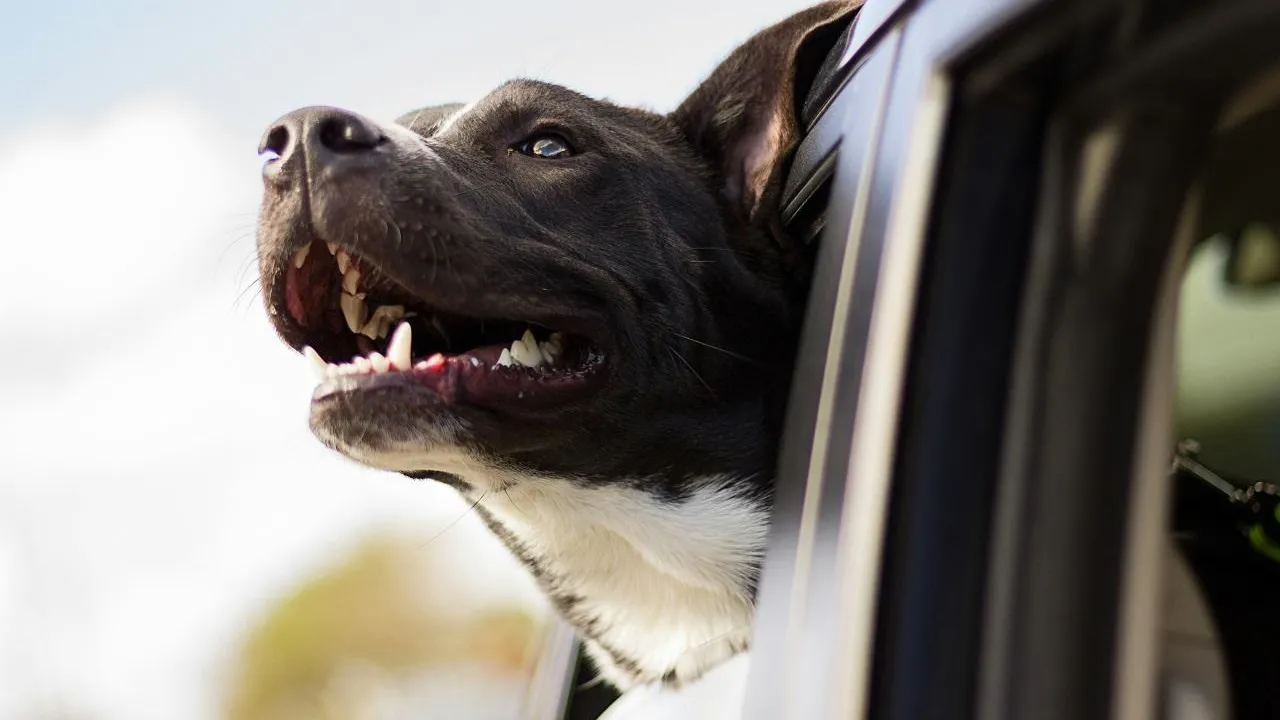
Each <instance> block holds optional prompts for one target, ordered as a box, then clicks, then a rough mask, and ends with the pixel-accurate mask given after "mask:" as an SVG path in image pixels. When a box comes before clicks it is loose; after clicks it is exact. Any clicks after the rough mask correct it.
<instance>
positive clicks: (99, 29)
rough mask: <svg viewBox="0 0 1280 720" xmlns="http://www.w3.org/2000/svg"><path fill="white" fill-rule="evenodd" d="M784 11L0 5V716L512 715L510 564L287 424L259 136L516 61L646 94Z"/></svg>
mask: <svg viewBox="0 0 1280 720" xmlns="http://www.w3.org/2000/svg"><path fill="white" fill-rule="evenodd" d="M806 4H808V3H806V2H803V1H797V0H783V1H782V2H765V0H739V1H738V2H735V3H732V4H728V3H725V4H713V3H703V4H697V3H689V2H687V1H680V0H650V2H646V3H643V4H629V5H626V6H623V5H621V4H612V3H600V2H592V1H590V0H580V1H578V2H569V1H561V2H544V3H540V4H538V5H529V4H523V3H514V2H506V1H497V2H486V3H447V4H446V3H435V2H421V1H419V2H395V1H392V0H383V1H381V2H375V1H371V2H363V3H351V2H336V1H333V0H306V1H305V2H304V1H302V0H282V1H279V2H258V1H256V0H221V1H220V2H216V3H213V2H206V3H164V4H162V3H154V2H145V1H144V0H97V1H95V2H91V1H90V0H50V1H47V2H41V3H36V2H26V3H18V2H6V3H5V4H4V5H3V9H4V12H3V16H4V21H3V23H0V128H3V132H0V228H2V237H3V248H4V254H5V261H4V262H3V263H0V338H3V339H2V340H0V348H2V349H3V352H0V720H10V719H13V720H54V719H57V720H64V719H65V720H70V719H76V720H108V719H120V720H124V719H128V720H147V719H149V718H164V719H166V720H172V719H175V718H182V719H183V720H214V719H215V718H226V719H228V720H232V719H234V720H248V719H250V718H263V719H266V718H335V719H336V718H360V719H365V718H368V719H371V720H372V719H373V718H379V719H381V718H408V717H413V718H436V717H439V718H446V717H447V718H451V719H461V718H503V717H515V716H516V713H517V712H518V709H519V706H520V702H521V699H522V697H523V695H524V692H525V688H526V686H527V683H528V678H529V674H530V672H531V667H532V661H533V659H534V658H535V657H536V655H537V652H538V650H539V643H540V642H541V637H542V633H543V632H544V630H545V628H546V627H547V623H546V619H547V617H548V614H547V613H548V610H547V607H546V605H545V604H544V603H543V602H542V601H541V599H540V597H539V595H538V593H537V592H536V589H535V587H534V586H533V584H532V582H531V580H530V579H529V578H528V577H527V575H526V574H525V573H524V572H523V570H522V569H520V568H519V567H518V566H517V565H516V564H515V562H514V561H513V560H511V559H510V558H509V557H508V556H507V555H506V553H505V551H504V550H503V549H502V548H501V547H500V546H499V545H498V544H497V542H496V541H495V540H493V539H492V538H491V537H490V536H489V535H488V533H487V531H486V530H485V529H484V528H483V527H482V526H481V525H480V524H479V522H478V521H477V520H476V518H475V517H474V516H472V515H469V514H468V512H467V508H466V506H465V505H463V504H462V503H461V502H460V501H459V500H458V499H457V498H456V497H455V496H454V495H453V493H452V491H450V490H447V489H445V488H442V487H439V486H436V485H433V484H431V483H424V482H414V481H410V480H408V479H406V478H403V477H401V476H398V475H390V474H382V473H375V472H372V471H367V470H364V469H361V468H359V467H357V466H355V465H353V464H351V463H348V462H346V461H344V460H343V459H341V458H339V457H338V456H336V455H333V454H330V453H328V452H327V451H325V450H324V449H323V448H322V447H321V446H320V445H319V444H318V443H317V442H315V441H314V440H313V439H312V438H311V437H310V434H309V433H308V431H307V429H306V416H307V403H308V398H309V396H310V391H311V386H312V380H311V375H310V373H309V371H308V370H307V369H306V367H305V365H304V361H303V360H302V359H301V358H300V357H298V356H296V355H294V354H292V353H291V352H290V351H288V350H287V349H286V348H285V347H284V346H283V345H282V344H281V343H279V342H278V341H277V340H276V339H275V337H274V336H273V334H272V332H271V330H270V329H269V327H268V325H267V322H266V319H265V316H264V313H263V311H262V306H261V300H260V298H259V296H258V294H257V287H256V282H255V281H256V268H255V266H254V263H253V243H254V238H253V227H254V218H255V213H256V204H257V199H258V189H259V179H258V173H259V167H260V160H259V159H258V158H257V157H256V155H255V149H256V146H257V143H258V137H259V134H260V133H261V131H262V130H263V129H264V128H265V127H266V126H267V125H268V124H269V123H270V122H271V121H272V120H274V119H275V118H276V117H278V116H280V115H283V114H284V113H286V112H288V111H290V110H292V109H295V108H297V107H300V106H304V105H310V104H331V105H340V106H344V107H348V108H351V109H354V110H358V111H360V112H361V113H364V114H367V115H370V116H372V117H376V118H379V119H384V120H389V119H391V118H393V117H395V116H397V115H399V114H400V113H401V112H404V111H406V110H409V109H412V108H415V107H419V106H422V105H427V104H434V103H442V102H451V101H466V100H470V99H472V98H474V97H476V96H478V95H480V94H482V93H483V92H485V91H487V90H489V89H491V88H492V87H494V86H495V85H497V84H498V83H500V82H501V81H503V80H506V79H508V78H511V77H514V76H525V77H536V78H541V79H545V80H550V81H554V82H559V83H562V84H565V85H568V86H571V87H573V88H575V89H578V90H580V91H583V92H586V93H588V94H591V95H595V96H598V97H608V98H610V99H613V100H615V101H619V102H624V103H629V104H638V105H642V106H646V107H650V108H652V109H656V110H669V109H671V108H673V107H674V106H675V105H676V104H677V103H678V102H679V100H680V99H681V98H682V97H683V96H684V94H685V93H686V92H688V91H689V90H690V89H692V87H693V86H694V85H695V84H696V83H697V82H698V80H699V79H700V78H701V77H702V76H704V75H705V74H706V73H707V72H709V71H710V70H711V68H712V67H713V66H714V65H715V63H716V62H717V60H718V59H720V58H721V57H723V55H724V54H725V53H727V52H728V51H729V50H730V49H732V47H733V46H734V45H735V44H736V43H738V42H740V41H741V40H743V39H745V38H746V37H747V36H749V35H750V34H751V33H752V32H753V31H755V30H756V29H758V28H760V27H762V26H764V25H766V24H768V23H770V22H772V21H775V20H778V19H781V18H783V17H785V16H786V15H788V14H790V13H791V12H793V11H794V10H796V9H798V8H800V7H803V6H804V5H806Z"/></svg>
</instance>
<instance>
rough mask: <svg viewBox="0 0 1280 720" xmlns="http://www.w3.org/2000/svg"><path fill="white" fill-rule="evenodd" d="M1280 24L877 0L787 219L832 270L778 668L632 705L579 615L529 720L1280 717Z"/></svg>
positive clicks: (1091, 7) (785, 497)
mask: <svg viewBox="0 0 1280 720" xmlns="http://www.w3.org/2000/svg"><path fill="white" fill-rule="evenodd" d="M1276 37H1280V3H1276V2H1274V0H1215V2H1211V3H1206V2H1191V1H1190V0H1075V1H1072V0H969V1H968V2H961V1H960V0H919V1H918V2H906V0H868V1H867V2H866V4H865V5H864V7H863V8H862V10H861V11H860V15H859V17H858V18H857V19H856V22H855V23H854V24H853V25H852V26H851V27H850V29H849V30H848V31H847V32H846V33H845V34H844V35H843V36H841V37H840V38H839V40H838V42H837V43H836V44H835V46H834V47H833V48H832V49H831V50H830V54H829V56H828V61H827V62H826V63H825V64H824V66H823V67H822V69H821V70H820V72H819V73H818V79H817V80H816V81H815V82H814V85H813V87H812V89H811V91H810V95H809V97H808V99H807V100H806V102H805V103H804V104H803V107H802V112H801V115H802V120H803V123H804V126H805V128H806V134H805V137H804V140H803V142H802V143H801V145H800V146H799V148H798V149H797V152H796V155H795V159H794V161H793V166H792V168H791V171H790V177H789V180H788V183H787V190H786V198H785V201H784V204H783V218H784V220H785V222H786V223H787V225H788V226H789V227H790V228H791V229H792V231H793V232H794V233H795V234H796V235H797V236H799V237H802V238H804V239H805V240H806V241H808V242H811V243H812V245H813V249H814V262H815V275H814V281H813V286H812V290H811V295H810V300H809V307H808V311H807V316H806V324H805V329H804V333H803V338H802V343H801V347H800V349H799V356H798V363H797V370H796V376H795V381H794V388H793V393H792V399H791V403H790V406H789V409H788V420H787V426H786V431H785V436H784V438H783V439H782V448H783V450H782V457H781V461H780V470H779V481H778V488H777V505H776V509H775V514H774V521H773V529H772V535H771V540H770V547H769V551H768V555H767V558H766V562H765V567H764V573H763V577H762V581H761V585H760V590H759V598H758V601H759V602H758V612H757V617H756V628H755V634H754V642H753V646H752V650H751V653H750V655H749V657H744V658H742V659H740V660H735V661H734V662H733V663H731V664H730V666H729V667H728V668H727V669H726V670H725V674H722V675H714V674H713V676H712V677H709V678H708V679H707V680H705V681H703V683H701V684H702V685H704V686H705V687H703V688H699V687H698V686H697V685H695V686H692V687H690V688H688V689H687V690H685V691H681V692H676V693H664V692H657V691H654V692H649V693H640V697H638V699H635V700H634V701H633V699H632V698H630V697H628V698H624V700H623V701H620V703H618V704H615V706H614V708H613V709H611V710H608V711H606V710H605V709H604V708H605V707H606V706H607V705H609V704H610V703H612V701H613V697H612V695H611V694H610V693H609V692H608V691H607V690H605V689H602V688H600V687H599V686H597V687H595V688H594V689H588V690H579V689H578V688H579V686H580V685H582V684H583V682H584V681H585V680H588V679H589V678H590V668H589V666H586V665H583V664H581V662H580V660H579V659H578V658H577V655H576V652H575V651H574V645H573V640H572V634H571V633H570V632H569V631H567V630H566V629H564V628H563V627H561V628H560V629H559V631H558V632H559V633H560V637H559V639H558V640H556V641H554V642H551V643H549V645H548V650H547V655H546V657H545V658H544V662H543V663H542V664H541V666H540V675H539V681H538V682H536V683H535V684H534V685H533V687H532V695H531V697H530V703H529V704H528V708H527V709H528V714H527V717H529V718H539V719H542V718H546V719H548V720H550V719H551V718H566V719H571V720H582V719H586V718H596V717H600V716H601V713H605V715H604V717H608V718H611V720H612V719H613V718H619V719H620V718H628V719H631V718H635V719H637V720H639V719H640V718H658V717H660V718H679V717H690V718H707V717H709V715H708V714H707V710H706V709H705V707H704V706H702V705H699V703H705V702H706V701H707V698H708V697H717V698H720V700H719V701H718V702H717V705H716V707H717V710H716V712H718V713H720V714H721V715H723V716H724V717H726V718H727V717H734V718H738V717H740V718H744V719H746V720H780V719H788V720H789V719H796V720H812V719H813V718H842V719H843V718H849V719H852V718H876V719H877V720H879V719H885V720H895V719H902V720H906V719H908V718H912V719H914V718H948V719H949V718H956V719H960V718H966V719H967V718H975V719H977V718H981V719H982V720H1025V719H1026V718H1037V719H1044V720H1078V719H1080V718H1117V719H1119V718H1124V719H1129V718H1134V719H1146V718H1191V717H1195V718H1223V719H1225V718H1238V719H1241V720H1245V719H1252V718H1271V717H1280V693H1276V692H1275V688H1276V687H1280V651H1276V652H1274V653H1273V652H1271V651H1270V647H1273V646H1277V645H1276V643H1280V616H1278V614H1277V613H1276V611H1275V607H1277V606H1276V602H1277V600H1280V580H1278V579H1277V578H1278V577H1280V566H1278V565H1277V563H1280V511H1277V510H1275V508H1276V500H1275V497H1276V495H1277V493H1276V490H1275V488H1274V486H1272V485H1270V484H1269V482H1270V481H1274V480H1276V479H1277V478H1278V477H1280V241H1277V239H1276V238H1277V234H1276V226H1277V223H1280V197H1277V196H1276V194H1275V193H1276V189H1277V188H1280V43H1277V42H1275V38H1276ZM1268 478H1269V479H1270V480H1268ZM682 703H683V705H682ZM622 704H627V708H622V707H621V706H622ZM682 707H683V708H684V709H683V710H682V709H681V708H682ZM699 708H702V709H699ZM718 716H719V715H717V717H718Z"/></svg>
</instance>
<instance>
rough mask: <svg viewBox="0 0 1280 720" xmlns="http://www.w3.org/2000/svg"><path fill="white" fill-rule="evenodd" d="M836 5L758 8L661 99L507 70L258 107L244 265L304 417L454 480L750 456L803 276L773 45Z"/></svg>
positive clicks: (772, 430)
mask: <svg viewBox="0 0 1280 720" xmlns="http://www.w3.org/2000/svg"><path fill="white" fill-rule="evenodd" d="M848 10H849V8H848V6H847V4H845V5H841V4H828V5H823V6H819V7H817V8H813V9H811V10H809V11H806V12H804V13H801V14H799V15H797V16H795V17H793V18H791V19H789V20H788V21H786V22H784V23H782V24H780V25H778V26H775V27H774V28H771V29H770V30H768V31H766V32H765V33H762V34H761V35H760V36H757V37H756V38H754V39H753V40H752V41H751V42H750V43H748V44H747V45H745V46H743V47H742V48H740V49H739V50H738V51H736V52H735V53H733V54H732V55H731V56H730V57H729V58H728V59H727V60H726V61H725V63H724V64H722V65H721V66H720V67H719V68H718V69H717V70H716V71H715V72H714V73H713V75H712V76H711V77H710V78H709V79H708V80H707V81H706V82H705V83H704V84H703V85H701V86H700V87H699V88H698V89H697V90H696V91H695V92H694V93H693V94H692V95H691V96H690V97H689V98H688V99H687V100H686V101H685V102H684V103H683V104H682V105H681V106H680V107H679V108H678V109H677V110H676V111H675V112H673V113H671V114H670V115H665V116H664V115H658V114H653V113H650V112H645V111H641V110H636V109H631V108H626V107H620V106H617V105H614V104H611V103H608V102H604V101H600V100H594V99H591V98H588V97H584V96H582V95H580V94H578V93H575V92H572V91H570V90H567V89H564V88H562V87H558V86H555V85H550V84H546V83H541V82H533V81H514V82H510V83H507V84H505V85H503V86H501V87H499V88H498V89H496V90H494V91H493V92H491V93H489V94H488V95H486V96H484V97H483V98H481V99H479V100H477V101H476V102H474V103H472V104H469V105H466V106H459V105H447V106H439V107H433V108H426V109H423V110H418V111H415V112H410V113H408V114H406V115H404V116H403V117H401V118H399V119H398V120H396V122H395V123H394V124H382V123H378V122H375V121H373V120H370V119H368V118H365V117H362V116H360V115H357V114H355V113H352V112H347V111H343V110H338V109H334V108H307V109H303V110H299V111H296V112H293V113H290V114H289V115H287V116H285V117H283V118H281V119H280V120H279V121H277V122H276V123H273V124H272V125H271V127H270V128H269V129H268V130H267V132H266V134H265V136H264V138H263V140H262V144H261V151H262V152H263V153H265V154H267V155H269V159H268V161H267V162H266V165H265V167H264V171H263V174H264V181H265V194H264V199H263V204H262V210H261V216H260V222H259V233H258V242H259V255H260V272H261V276H262V279H263V287H264V290H265V292H264V298H265V300H266V303H267V307H268V310H269V312H270V316H271V319H272V321H273V324H274V325H275V327H276V329H277V331H278V332H279V334H280V335H281V336H282V337H283V338H284V340H285V341H286V342H287V343H289V344H290V345H292V346H293V347H295V348H297V349H299V350H301V349H303V348H304V347H305V346H309V347H311V348H312V349H313V350H314V354H315V356H318V358H320V359H321V360H322V361H323V362H322V363H321V362H317V365H318V366H320V367H322V368H323V369H322V374H323V378H322V381H321V383H320V385H319V386H318V387H317V389H316V392H315V394H314V397H313V399H312V411H311V427H312V429H313V431H314V432H315V434H316V435H317V436H318V437H319V438H320V439H321V440H322V441H323V442H325V443H326V444H328V445H329V446H331V447H333V448H335V449H337V450H339V451H340V452H342V453H344V454H346V455H348V456H350V457H352V458H354V459H356V460H358V461H360V462H363V463H367V464H369V465H372V466H376V467H382V468H387V469H392V470H398V471H402V472H406V473H410V474H422V473H428V472H432V471H437V472H440V473H449V474H452V475H454V477H450V478H448V479H450V480H451V481H454V482H462V483H474V482H476V480H475V479H473V478H470V477H467V471H468V469H469V468H472V467H475V466H476V463H480V464H488V465H500V466H503V467H518V468H522V469H525V470H529V471H535V472H544V473H552V474H557V475H571V476H575V477H584V478H598V479H602V480H603V479H607V478H610V477H616V476H624V475H625V476H629V477H635V476H638V475H644V476H647V477H661V476H671V477H683V476H690V475H696V474H703V473H707V472H743V473H745V472H752V473H758V472H759V471H760V470H762V469H763V468H764V466H765V465H767V463H769V462H770V461H771V460H770V458H771V448H772V446H773V445H774V444H775V443H776V424H775V423H776V418H777V414H778V413H777V409H778V408H779V407H780V405H781V399H782V397H783V395H784V394H785V392H786V389H787V387H788V384H789V371H788V369H789V366H790V362H791V355H792V353H793V351H794V337H795V332H796V327H797V320H798V315H799V308H800V305H801V302H802V300H803V278H804V272H805V268H804V264H805V263H804V260H803V258H802V257H801V255H800V254H799V253H798V252H797V251H796V248H795V247H793V246H792V244H791V243H790V242H789V241H788V239H787V238H786V237H785V236H784V235H783V233H782V232H781V229H780V227H779V224H778V220H777V207H776V198H777V194H778V191H779V187H780V184H781V178H782V176H783V171H784V170H785V167H786V164H787V162H786V161H787V158H788V157H789V153H790V151H791V150H792V149H793V146H794V144H795V142H796V133H797V129H796V120H795V116H796V112H795V108H796V103H797V92H796V90H797V87H796V78H797V73H796V67H797V62H798V61H799V58H800V56H801V53H802V52H803V49H804V46H805V41H806V40H807V39H808V38H809V37H810V36H811V35H812V34H813V33H814V32H816V31H817V30H820V29H821V28H823V27H825V26H826V25H828V24H829V23H831V22H833V21H834V20H836V19H838V18H839V17H841V16H843V15H845V14H846V13H847V12H848ZM397 328H407V329H401V330H399V331H397ZM353 358H359V359H353ZM388 368H390V370H388ZM446 477H448V476H446Z"/></svg>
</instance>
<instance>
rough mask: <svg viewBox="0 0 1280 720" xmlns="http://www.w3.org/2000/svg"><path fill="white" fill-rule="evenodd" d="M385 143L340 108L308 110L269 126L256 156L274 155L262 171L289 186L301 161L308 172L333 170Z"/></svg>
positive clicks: (372, 129) (372, 126)
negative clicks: (288, 183) (287, 183)
mask: <svg viewBox="0 0 1280 720" xmlns="http://www.w3.org/2000/svg"><path fill="white" fill-rule="evenodd" d="M386 141H387V137H386V136H385V135H383V134H382V131H381V130H380V129H379V128H378V126H377V125H376V124H375V123H374V122H373V121H372V120H369V119H367V118H364V117H361V116H360V115H357V114H356V113H353V112H348V111H346V110H341V109H339V108H331V107H309V108H303V109H301V110H294V111H293V112H291V113H289V114H288V115H285V116H284V117H282V118H280V119H279V120H277V121H276V122H274V123H272V124H271V126H270V127H268V128H267V131H266V132H265V133H263V135H262V140H261V141H260V142H259V143H258V154H259V155H263V154H266V153H271V154H272V155H274V157H272V158H271V159H270V160H269V161H268V162H267V164H266V165H265V166H264V167H263V175H264V176H265V177H266V178H267V179H269V180H275V181H283V182H292V181H293V180H294V179H295V178H296V176H297V174H298V173H299V172H300V170H299V166H300V165H303V164H304V162H303V161H304V159H305V165H306V167H308V168H309V169H310V171H311V172H318V171H320V170H324V169H335V170H336V169H339V168H340V166H341V165H342V164H343V163H344V162H348V161H350V160H352V159H355V158H358V157H359V156H363V155H366V154H368V153H369V152H371V151H372V150H374V149H375V148H377V147H378V146H379V145H381V144H382V143H384V142H386Z"/></svg>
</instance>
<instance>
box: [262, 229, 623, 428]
mask: <svg viewBox="0 0 1280 720" xmlns="http://www.w3.org/2000/svg"><path fill="white" fill-rule="evenodd" d="M449 295H450V296H451V297H452V296H454V295H458V294H457V293H449ZM281 296H282V297H281ZM275 297H276V303H275V304H276V305H277V306H282V307H275V308H273V309H272V313H273V315H274V316H275V317H276V319H277V327H281V325H287V326H288V327H287V329H282V332H281V334H282V335H283V336H284V337H285V339H286V341H287V342H289V344H290V345H293V346H294V347H295V348H297V349H300V350H301V351H302V353H303V354H304V355H305V356H306V357H307V358H308V359H309V360H310V363H311V365H312V368H313V370H314V372H315V375H316V378H317V380H318V381H319V384H318V386H317V388H316V391H315V395H314V397H313V400H315V401H318V400H321V399H323V398H326V397H329V396H334V395H344V396H345V395H351V394H354V393H360V392H362V391H374V390H376V391H386V390H388V389H394V388H402V389H410V388H414V387H418V388H421V387H425V388H427V389H430V390H431V391H433V393H434V394H435V396H437V398H438V399H439V400H440V401H443V402H444V403H446V404H456V403H462V404H467V405H474V406H480V407H485V408H489V409H495V410H519V409H537V408H541V407H546V406H549V405H558V404H562V403H564V402H566V401H569V400H573V399H576V398H580V397H582V396H583V395H584V394H585V393H587V392H589V391H590V390H591V389H593V387H594V386H595V385H596V384H597V382H596V381H597V380H598V379H599V378H600V376H601V375H602V372H601V371H602V369H603V368H604V365H605V353H604V352H603V351H602V350H601V349H600V347H599V345H598V344H597V343H596V342H594V341H593V340H591V339H590V338H588V337H587V336H585V335H582V334H576V333H574V332H572V331H570V330H568V329H566V328H563V327H556V319H554V318H550V319H548V318H537V317H525V316H524V313H522V312H521V311H520V310H519V309H518V308H517V307H512V308H511V310H510V311H499V313H498V314H493V315H480V314H469V313H468V312H467V311H466V308H467V306H468V302H467V298H466V297H465V294H462V295H461V296H458V297H452V299H451V300H450V301H449V302H448V303H447V306H446V303H444V302H439V301H432V300H429V299H427V298H424V297H421V296H419V295H415V293H413V292H411V291H410V290H409V289H407V288H406V287H405V285H403V284H401V283H399V282H397V281H396V280H394V279H393V278H392V277H390V276H389V275H388V274H387V273H385V272H383V271H382V270H380V269H379V268H378V267H377V266H376V265H375V264H374V263H373V262H372V261H370V260H369V259H367V258H365V257H362V256H360V255H358V254H356V253H355V252H352V251H351V250H349V249H347V248H345V247H342V246H339V245H337V244H335V243H330V242H324V241H321V240H318V239H316V240H312V241H311V242H310V243H308V244H306V245H304V246H303V247H302V248H301V249H299V250H297V251H296V252H294V253H293V254H292V256H290V258H289V262H288V264H287V267H286V269H285V271H284V273H283V287H282V292H279V293H276V295H275ZM512 305H513V306H516V305H517V303H516V302H515V301H513V302H512ZM486 312H489V309H488V308H486ZM281 315H286V316H287V320H285V321H284V322H283V323H282V322H281V320H280V316H281Z"/></svg>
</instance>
